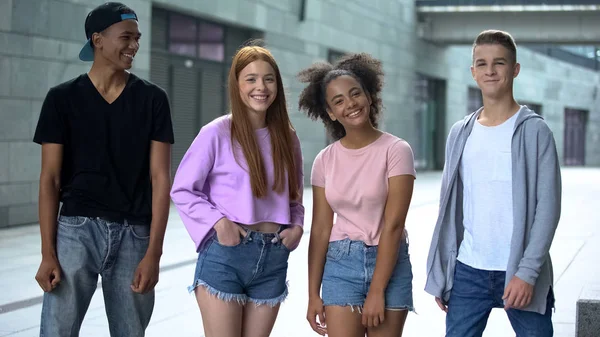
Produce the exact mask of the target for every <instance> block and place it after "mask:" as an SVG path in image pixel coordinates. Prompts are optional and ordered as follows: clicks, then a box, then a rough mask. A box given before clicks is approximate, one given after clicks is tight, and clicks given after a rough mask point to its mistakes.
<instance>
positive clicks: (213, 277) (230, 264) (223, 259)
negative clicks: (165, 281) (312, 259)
mask: <svg viewBox="0 0 600 337" xmlns="http://www.w3.org/2000/svg"><path fill="white" fill-rule="evenodd" d="M283 228H284V226H282V227H281V228H280V230H279V231H278V232H277V233H261V232H255V231H253V230H249V229H246V228H245V229H246V236H245V237H243V238H242V239H241V241H240V243H239V244H238V245H236V246H223V245H221V244H220V243H219V241H218V240H217V236H216V233H215V232H214V231H213V232H212V234H209V235H211V236H210V237H209V238H207V242H206V244H205V245H204V248H203V249H202V250H201V251H200V253H199V254H198V262H197V264H196V272H195V273H194V284H193V285H192V286H190V287H189V288H188V290H189V291H190V292H192V291H194V289H195V288H196V287H198V286H203V287H205V288H206V289H207V290H208V292H209V293H210V294H212V295H215V296H217V298H219V299H221V300H223V301H237V302H238V303H240V304H245V303H246V302H252V303H254V304H256V305H262V304H267V305H269V306H271V307H274V306H276V305H277V304H279V303H281V302H283V301H284V300H285V298H286V297H287V294H288V289H287V282H286V277H287V269H288V257H289V255H290V250H289V249H288V248H287V247H286V246H285V245H283V243H282V241H281V238H280V237H279V233H280V232H281V230H282V229H283Z"/></svg>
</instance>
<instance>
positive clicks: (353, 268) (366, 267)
mask: <svg viewBox="0 0 600 337" xmlns="http://www.w3.org/2000/svg"><path fill="white" fill-rule="evenodd" d="M376 259H377V246H367V245H365V243H364V242H362V241H352V240H350V239H344V240H339V241H333V242H330V243H329V248H328V249H327V260H326V262H325V270H324V271H323V283H322V289H321V297H322V298H323V304H324V305H325V306H350V307H352V309H353V310H354V308H355V307H356V308H358V309H359V310H360V309H361V308H362V307H363V305H364V303H365V299H366V298H367V293H368V292H369V287H370V285H371V281H372V279H373V272H374V270H375V260H376ZM412 279H413V274H412V266H411V264H410V257H409V254H408V241H407V240H406V239H403V240H402V241H401V244H400V248H399V249H398V260H397V262H396V267H394V271H393V273H392V276H391V277H390V280H389V282H388V286H387V288H386V290H385V308H386V309H387V310H403V309H406V310H410V311H413V310H414V307H413V296H412Z"/></svg>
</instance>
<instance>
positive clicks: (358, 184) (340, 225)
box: [311, 133, 417, 246]
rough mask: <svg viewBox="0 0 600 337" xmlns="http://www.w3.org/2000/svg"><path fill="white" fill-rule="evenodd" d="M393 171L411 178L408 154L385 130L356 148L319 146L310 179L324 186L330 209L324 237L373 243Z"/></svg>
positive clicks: (412, 168)
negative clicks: (328, 228) (331, 217)
mask: <svg viewBox="0 0 600 337" xmlns="http://www.w3.org/2000/svg"><path fill="white" fill-rule="evenodd" d="M399 175H412V176H414V177H416V175H417V173H416V172H415V166H414V158H413V152H412V149H411V148H410V145H408V143H407V142H406V141H404V140H402V139H400V138H398V137H396V136H393V135H391V134H389V133H383V134H382V135H381V136H380V137H379V138H378V139H377V140H375V141H374V142H373V143H371V144H369V145H367V146H365V147H363V148H360V149H355V150H354V149H347V148H345V147H344V146H343V145H342V144H341V143H340V142H339V141H337V142H335V143H333V144H331V145H329V146H328V147H326V148H325V149H323V150H322V151H321V152H320V153H319V154H318V155H317V158H316V159H315V161H314V163H313V168H312V174H311V183H312V185H314V186H319V187H323V188H325V197H326V198H327V202H328V203H329V205H330V206H331V209H332V210H333V212H334V213H335V220H334V224H333V228H332V230H331V236H330V237H329V241H336V240H343V239H346V238H349V239H350V240H359V241H363V242H364V243H365V244H367V245H369V246H376V245H378V243H379V236H380V235H381V230H382V229H383V214H384V211H385V204H386V201H387V194H388V178H390V177H394V176H399Z"/></svg>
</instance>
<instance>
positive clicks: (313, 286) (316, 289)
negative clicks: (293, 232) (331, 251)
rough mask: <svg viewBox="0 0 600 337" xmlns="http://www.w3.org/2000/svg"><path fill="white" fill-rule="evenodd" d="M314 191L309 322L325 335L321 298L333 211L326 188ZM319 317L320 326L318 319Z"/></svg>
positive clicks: (315, 188) (314, 188) (314, 189)
mask: <svg viewBox="0 0 600 337" xmlns="http://www.w3.org/2000/svg"><path fill="white" fill-rule="evenodd" d="M312 190H313V218H312V226H311V229H310V242H309V244H308V295H309V307H308V313H307V317H306V318H307V320H308V322H309V323H310V325H311V327H312V328H313V330H314V331H315V332H317V333H319V334H321V335H324V334H325V332H326V329H325V328H324V325H325V316H324V308H323V302H322V300H321V296H320V290H321V282H322V281H323V269H324V268H325V258H326V256H327V247H328V246H329V236H330V235H331V228H332V227H333V210H332V209H331V206H329V203H328V202H327V199H326V198H325V188H323V187H318V186H314V185H313V187H312ZM317 316H319V321H320V323H321V324H318V323H317V321H316V317H317Z"/></svg>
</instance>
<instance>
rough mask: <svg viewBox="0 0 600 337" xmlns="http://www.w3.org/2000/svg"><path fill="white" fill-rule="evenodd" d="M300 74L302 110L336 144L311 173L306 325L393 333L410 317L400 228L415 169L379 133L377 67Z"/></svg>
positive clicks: (398, 143) (402, 148)
mask: <svg viewBox="0 0 600 337" xmlns="http://www.w3.org/2000/svg"><path fill="white" fill-rule="evenodd" d="M298 77H299V79H300V81H302V82H305V83H308V85H307V87H306V88H305V89H304V90H303V92H302V94H301V95H300V102H299V107H300V109H301V110H303V111H304V112H306V114H307V115H308V116H309V117H310V118H312V119H313V120H316V119H320V120H321V121H323V123H324V124H325V127H326V129H327V131H328V132H329V133H330V135H331V137H332V138H333V139H334V140H336V141H335V142H334V143H333V144H331V145H329V146H328V147H327V148H325V149H324V150H322V151H321V152H320V153H319V154H318V155H317V158H316V159H315V161H314V163H313V168H312V175H311V183H312V185H313V220H312V227H311V234H310V244H309V305H308V313H307V319H308V321H309V322H310V324H311V326H312V328H313V330H315V331H316V332H317V333H319V334H321V335H324V334H325V333H327V334H328V335H329V336H332V337H336V336H365V334H367V336H369V337H371V336H400V335H401V334H402V329H403V327H404V322H405V320H406V315H407V312H408V310H413V300H412V267H411V264H410V259H409V254H408V241H407V234H406V231H405V229H404V222H405V219H406V214H407V212H408V207H409V205H410V200H411V197H412V190H413V184H414V178H415V176H416V172H415V169H414V163H413V153H412V150H411V148H410V145H408V143H407V142H406V141H404V140H402V139H400V138H398V137H395V136H393V135H391V134H389V133H386V132H382V131H380V130H378V129H377V120H378V117H379V116H380V114H381V110H382V102H381V89H382V87H383V71H382V66H381V62H380V61H379V60H377V59H374V58H373V57H371V56H370V55H368V54H352V55H347V56H345V57H344V58H342V59H341V60H339V61H338V62H337V63H336V64H335V65H331V64H328V63H316V64H313V65H312V66H310V67H309V68H307V69H305V70H303V71H301V72H300V73H299V75H298ZM334 213H335V215H336V217H335V220H334ZM321 286H322V292H321V295H320V294H319V289H320V288H321ZM317 316H318V317H319V323H318V322H317ZM325 318H326V323H327V324H326V325H325Z"/></svg>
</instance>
